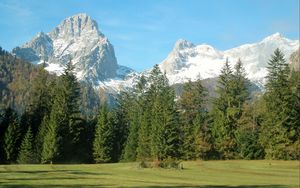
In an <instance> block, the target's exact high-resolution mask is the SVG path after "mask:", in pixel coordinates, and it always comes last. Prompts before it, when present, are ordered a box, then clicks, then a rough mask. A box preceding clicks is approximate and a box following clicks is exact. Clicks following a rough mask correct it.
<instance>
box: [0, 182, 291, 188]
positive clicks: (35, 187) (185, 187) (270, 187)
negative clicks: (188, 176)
mask: <svg viewBox="0 0 300 188" xmlns="http://www.w3.org/2000/svg"><path fill="white" fill-rule="evenodd" d="M111 186H113V185H108V184H105V185H63V184H62V185H2V184H1V183H0V187H3V188H38V187H43V188H44V187H45V188H58V187H67V188H70V187H74V188H95V187H111ZM113 187H114V186H113ZM138 187H141V188H163V187H167V188H175V187H183V188H188V187H190V188H195V187H199V188H287V187H288V186H284V185H238V186H227V185H226V186H225V185H224V186H222V185H220V186H215V185H202V186H201V185H199V186H197V185H171V186H137V187H132V186H131V188H138ZM118 188H126V187H118ZM127 188H128V187H127Z"/></svg>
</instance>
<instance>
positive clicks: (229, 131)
mask: <svg viewBox="0 0 300 188" xmlns="http://www.w3.org/2000/svg"><path fill="white" fill-rule="evenodd" d="M247 83H248V81H247V79H246V78H245V72H244V69H243V67H242V63H241V61H240V60H239V61H238V62H237V63H236V65H235V69H234V72H232V70H231V68H230V66H229V62H228V61H226V63H225V65H224V67H223V69H222V70H221V75H220V76H219V81H218V88H217V93H218V98H216V99H215V101H214V107H213V110H212V117H213V135H214V139H215V142H216V147H217V149H218V151H219V152H220V157H221V158H225V159H233V158H236V157H237V155H238V153H237V152H238V151H237V141H236V131H235V130H236V129H237V121H238V120H239V118H240V117H241V115H242V106H243V104H244V102H245V101H246V100H247V99H248V98H249V93H248V90H247V88H248V87H247Z"/></svg>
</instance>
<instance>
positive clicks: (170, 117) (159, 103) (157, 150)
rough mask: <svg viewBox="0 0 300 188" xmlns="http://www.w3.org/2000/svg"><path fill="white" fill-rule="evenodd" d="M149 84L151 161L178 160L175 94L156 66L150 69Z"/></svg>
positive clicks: (178, 142)
mask: <svg viewBox="0 0 300 188" xmlns="http://www.w3.org/2000/svg"><path fill="white" fill-rule="evenodd" d="M149 82H150V88H149V94H150V96H151V100H152V101H153V104H152V106H151V108H152V110H151V117H152V118H151V134H150V143H151V156H152V159H154V160H159V161H160V160H163V159H165V158H167V157H171V158H178V157H179V155H180V154H179V145H180V140H179V138H178V134H179V127H178V123H177V122H178V121H176V120H177V117H178V116H177V113H176V107H175V101H174V100H175V92H174V90H173V88H171V87H170V86H169V84H168V79H167V77H166V75H165V74H163V73H162V72H161V71H160V69H159V66H158V65H155V66H154V68H153V69H152V71H151V74H150V80H149Z"/></svg>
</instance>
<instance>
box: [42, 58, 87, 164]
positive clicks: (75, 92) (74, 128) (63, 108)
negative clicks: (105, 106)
mask: <svg viewBox="0 0 300 188" xmlns="http://www.w3.org/2000/svg"><path fill="white" fill-rule="evenodd" d="M73 68H74V67H73V66H72V62H71V61H70V62H69V63H68V64H67V68H66V69H65V71H64V73H63V75H62V76H60V77H59V78H58V79H57V81H56V84H55V87H54V90H53V103H52V107H51V112H50V115H49V120H48V122H49V123H48V125H47V129H48V131H47V133H46V135H45V139H44V144H43V150H45V151H43V152H42V161H43V162H44V163H45V162H64V161H68V162H70V161H72V160H74V157H76V154H77V153H78V148H77V147H76V145H77V144H78V143H79V141H80V140H79V138H80V132H81V124H82V123H81V122H82V121H81V118H80V111H79V104H78V101H79V96H80V92H79V83H78V82H77V80H76V77H75V75H74V73H73Z"/></svg>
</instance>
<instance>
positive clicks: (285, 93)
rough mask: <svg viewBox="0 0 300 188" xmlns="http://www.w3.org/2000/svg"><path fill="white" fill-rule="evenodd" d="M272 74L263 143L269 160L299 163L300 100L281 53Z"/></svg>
mask: <svg viewBox="0 0 300 188" xmlns="http://www.w3.org/2000/svg"><path fill="white" fill-rule="evenodd" d="M268 71H269V73H268V75H267V83H266V92H265V94H264V100H265V104H266V109H267V111H266V113H265V116H264V121H263V126H262V134H261V135H260V140H261V142H262V144H263V145H264V148H265V153H266V158H270V159H295V158H297V156H299V154H298V152H296V150H297V149H296V148H295V146H296V147H297V145H299V144H298V143H299V140H298V138H299V122H300V121H299V109H297V107H295V103H296V104H297V102H298V99H299V98H298V97H297V95H298V94H297V93H294V92H293V87H292V84H291V80H290V69H289V66H288V64H287V63H286V60H285V58H284V54H283V53H282V52H281V51H280V50H279V49H276V50H275V51H274V55H272V56H271V59H270V61H269V63H268ZM274 135H275V136H274Z"/></svg>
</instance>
